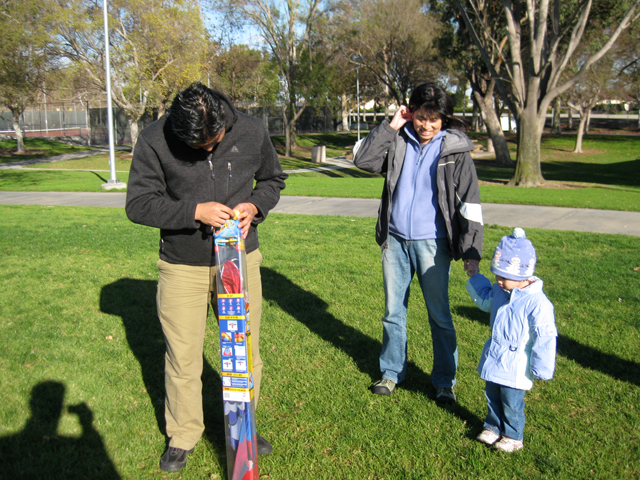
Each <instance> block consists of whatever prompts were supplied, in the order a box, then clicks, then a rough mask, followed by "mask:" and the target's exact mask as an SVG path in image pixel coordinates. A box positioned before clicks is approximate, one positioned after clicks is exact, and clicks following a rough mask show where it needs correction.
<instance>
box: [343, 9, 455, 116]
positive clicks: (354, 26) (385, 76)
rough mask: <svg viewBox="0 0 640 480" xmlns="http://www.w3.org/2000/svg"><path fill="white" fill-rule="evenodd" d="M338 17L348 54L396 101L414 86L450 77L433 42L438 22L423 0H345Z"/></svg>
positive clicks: (344, 49)
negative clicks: (355, 0) (353, 0)
mask: <svg viewBox="0 0 640 480" xmlns="http://www.w3.org/2000/svg"><path fill="white" fill-rule="evenodd" d="M339 18H341V21H342V25H343V27H342V30H343V33H342V41H343V44H342V48H343V52H344V55H345V57H346V58H347V59H348V60H349V61H351V62H352V63H353V64H354V65H359V66H360V67H362V68H363V69H367V70H369V72H371V74H372V75H373V76H374V77H375V78H376V79H377V81H378V82H379V84H380V85H381V87H382V88H383V89H384V91H385V93H386V97H387V98H391V99H395V101H396V103H397V104H398V105H401V104H404V103H406V102H407V100H408V96H409V91H410V90H411V89H412V88H413V87H415V86H417V85H419V84H421V83H424V82H425V81H428V80H436V81H437V80H442V79H443V78H444V77H445V76H446V73H447V72H446V70H445V65H444V62H441V61H440V60H441V57H440V56H439V54H438V50H437V48H436V43H435V39H436V38H437V37H438V35H439V33H440V31H441V29H440V26H439V24H438V22H437V19H436V17H435V16H434V15H432V14H430V13H429V12H427V11H426V10H425V8H424V6H423V3H422V2H421V1H420V0H367V1H359V2H355V3H353V4H345V6H343V7H342V13H341V14H340V15H339Z"/></svg>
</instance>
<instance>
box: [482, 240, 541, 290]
mask: <svg viewBox="0 0 640 480" xmlns="http://www.w3.org/2000/svg"><path fill="white" fill-rule="evenodd" d="M535 267H536V249H535V248H533V244H532V243H531V241H529V240H528V239H527V235H526V234H525V233H524V230H523V229H522V228H514V229H513V233H512V234H511V235H507V236H504V237H502V239H501V240H500V243H498V246H497V247H496V250H495V252H494V253H493V258H492V259H491V271H492V272H493V273H494V274H496V275H499V276H501V277H504V278H508V279H509V280H516V281H520V280H527V279H529V277H531V276H532V275H533V271H534V270H535Z"/></svg>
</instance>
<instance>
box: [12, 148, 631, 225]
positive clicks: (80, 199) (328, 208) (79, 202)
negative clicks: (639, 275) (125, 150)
mask: <svg viewBox="0 0 640 480" xmlns="http://www.w3.org/2000/svg"><path fill="white" fill-rule="evenodd" d="M78 153H81V152H78ZM82 153H84V156H86V155H87V154H86V152H82ZM71 155H76V154H71ZM480 155H482V154H480ZM60 157H61V156H59V157H52V158H48V159H40V161H38V160H33V161H30V160H27V161H26V162H33V163H42V162H43V161H46V162H54V161H59V160H60ZM76 158H77V157H76ZM66 159H68V158H65V160H66ZM16 163H22V162H12V163H11V164H5V166H2V165H0V168H21V167H22V165H16ZM33 163H30V164H33ZM350 167H353V162H351V161H350V160H346V159H345V158H344V157H338V158H331V159H327V163H326V164H322V165H319V166H318V167H312V168H309V169H301V170H288V171H287V172H288V173H296V172H299V171H313V170H334V169H340V168H350ZM125 200H126V193H122V192H0V204H4V205H60V206H73V207H80V206H85V207H117V208H124V204H125ZM379 203H380V201H379V199H359V198H332V197H295V196H288V195H283V196H282V197H281V198H280V202H279V203H278V205H277V206H276V208H275V209H273V210H272V211H273V212H274V213H296V214H305V215H342V216H354V217H376V216H377V215H378V205H379ZM482 213H483V217H484V223H485V225H499V226H503V227H522V228H543V229H550V230H572V231H578V232H597V233H615V234H622V235H635V236H640V212H619V211H613V210H594V209H587V208H564V207H539V206H533V205H502V204H495V203H483V204H482Z"/></svg>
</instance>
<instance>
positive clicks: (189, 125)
mask: <svg viewBox="0 0 640 480" xmlns="http://www.w3.org/2000/svg"><path fill="white" fill-rule="evenodd" d="M169 115H170V119H171V129H172V130H173V133H174V134H175V135H176V136H177V137H178V138H179V139H180V140H182V141H183V142H185V143H189V144H194V145H198V144H204V143H206V142H207V141H209V140H211V139H212V138H214V137H215V136H217V135H218V134H219V133H220V132H221V131H222V130H223V129H224V128H225V120H226V115H225V111H224V108H223V106H222V102H221V100H220V97H218V95H216V94H215V92H214V91H213V90H211V89H210V88H207V87H205V86H204V85H203V84H201V83H198V82H196V83H193V84H191V86H190V87H188V88H187V89H186V90H183V91H182V92H180V93H179V94H178V95H177V96H176V98H175V99H174V100H173V103H172V104H171V108H170V110H169Z"/></svg>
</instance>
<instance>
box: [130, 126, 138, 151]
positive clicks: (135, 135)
mask: <svg viewBox="0 0 640 480" xmlns="http://www.w3.org/2000/svg"><path fill="white" fill-rule="evenodd" d="M129 131H130V132H131V153H132V154H133V150H134V149H135V148H136V143H138V134H139V133H140V127H139V126H138V120H137V119H135V120H134V119H133V118H130V119H129Z"/></svg>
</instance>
